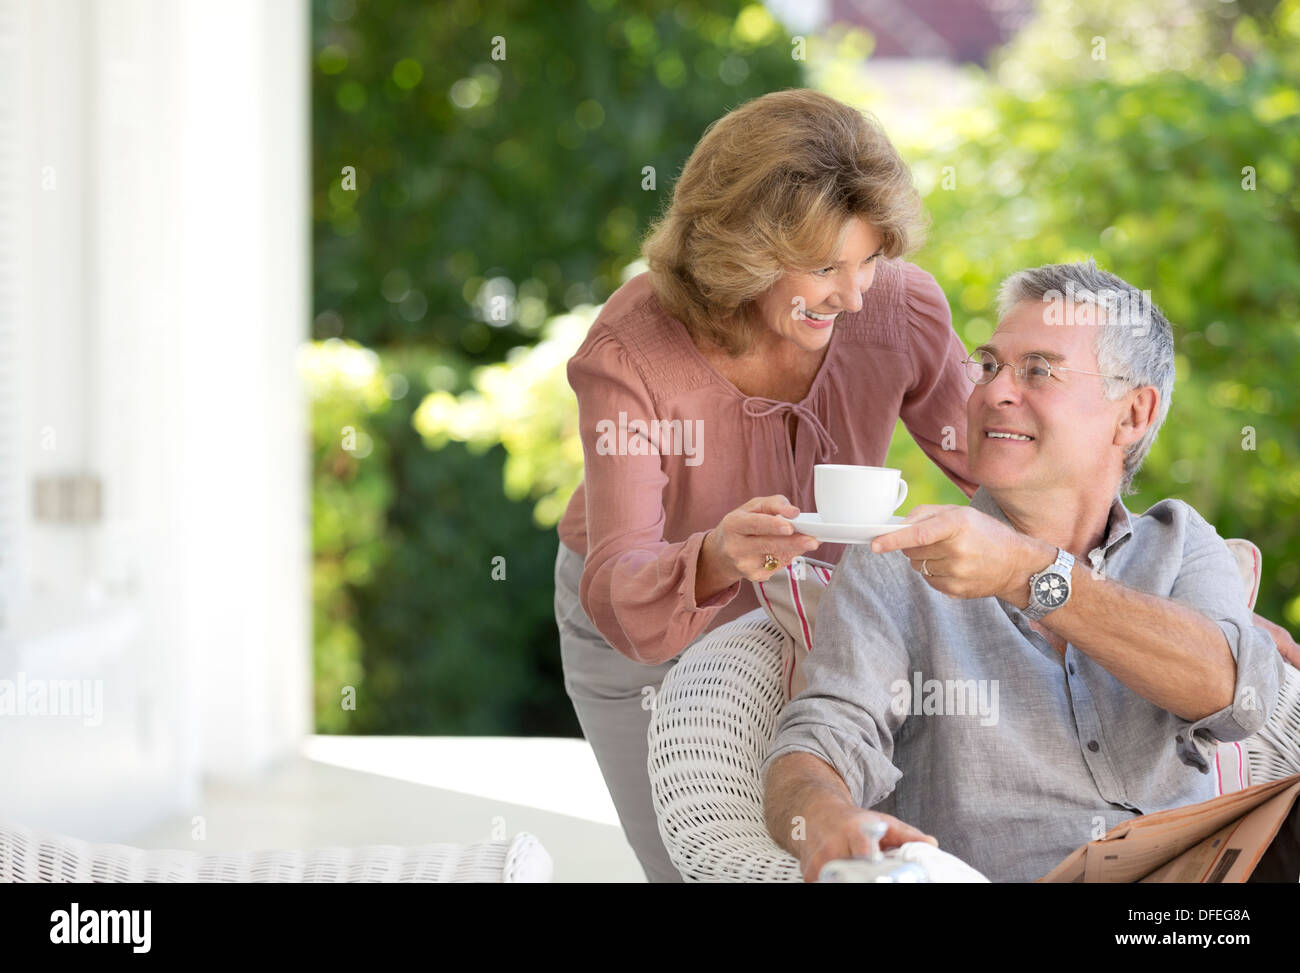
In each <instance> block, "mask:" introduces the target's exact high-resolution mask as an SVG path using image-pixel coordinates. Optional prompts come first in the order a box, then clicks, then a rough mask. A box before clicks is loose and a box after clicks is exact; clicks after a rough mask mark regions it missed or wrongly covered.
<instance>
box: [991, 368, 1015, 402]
mask: <svg viewBox="0 0 1300 973" xmlns="http://www.w3.org/2000/svg"><path fill="white" fill-rule="evenodd" d="M985 389H986V393H985V394H986V395H989V396H990V397H992V398H993V400H994V401H995V402H997V403H998V404H1001V403H1003V402H1018V401H1019V400H1020V383H1019V382H1017V381H1016V366H1015V364H1014V363H1011V362H1005V363H1003V364H1002V366H1001V367H1000V368H998V373H997V374H996V375H994V376H993V381H991V382H989V383H988V384H987V385H986V386H985Z"/></svg>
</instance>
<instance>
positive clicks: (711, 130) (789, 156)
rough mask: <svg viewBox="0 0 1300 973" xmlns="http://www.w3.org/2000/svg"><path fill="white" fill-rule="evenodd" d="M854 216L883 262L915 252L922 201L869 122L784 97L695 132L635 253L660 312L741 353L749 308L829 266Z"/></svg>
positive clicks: (842, 108)
mask: <svg viewBox="0 0 1300 973" xmlns="http://www.w3.org/2000/svg"><path fill="white" fill-rule="evenodd" d="M854 216H858V217H861V218H862V219H863V220H865V221H866V222H867V223H868V224H870V225H871V226H872V227H874V228H875V229H876V231H877V232H879V233H880V234H881V237H882V245H883V252H884V256H886V257H900V256H903V255H904V254H907V253H910V252H911V251H913V250H915V249H916V248H917V247H918V246H920V244H921V240H922V235H923V231H924V225H925V224H924V215H923V210H922V207H921V199H920V195H919V194H918V193H917V191H916V187H915V186H914V185H913V183H912V175H911V173H910V172H909V171H908V168H907V166H906V165H905V164H904V163H903V160H902V158H901V157H900V156H899V154H898V151H897V150H896V149H895V148H894V146H893V145H892V144H891V143H890V141H889V138H888V137H887V136H886V135H885V132H884V129H882V128H881V126H880V123H879V122H878V121H877V120H876V118H875V117H874V116H872V115H871V114H869V113H864V112H861V111H859V110H858V109H856V108H852V107H850V106H849V105H846V104H844V103H842V102H840V101H837V100H835V99H834V98H831V97H830V96H829V95H824V94H822V93H821V92H818V91H811V90H809V89H806V88H793V89H787V90H785V91H775V92H772V93H770V94H766V95H762V96H761V97H758V98H754V99H752V100H751V101H747V102H745V103H744V104H743V105H741V106H739V107H738V108H736V109H734V110H732V111H731V112H728V113H727V114H726V115H725V116H723V117H722V118H720V119H718V120H717V121H715V122H713V123H712V124H710V125H709V127H708V128H707V129H705V131H704V136H703V137H702V138H701V139H700V141H699V143H698V144H697V145H696V146H695V150H694V151H693V152H692V153H691V156H690V158H689V159H687V160H686V165H685V166H683V167H682V173H681V176H680V177H679V178H678V180H677V185H676V186H675V187H674V189H673V195H672V199H671V201H670V203H669V205H668V209H667V212H666V213H665V214H664V215H663V216H662V217H660V218H659V219H658V220H657V221H656V222H655V223H654V224H653V225H652V226H651V228H650V230H649V232H648V234H647V236H646V239H645V242H644V244H643V247H642V250H643V253H644V255H645V258H646V260H647V262H648V263H649V266H650V275H651V281H652V284H653V288H654V292H655V296H656V297H657V298H658V300H659V303H660V305H661V306H662V307H663V309H664V310H665V311H667V312H668V313H669V314H671V315H673V316H674V317H676V318H677V319H678V320H680V321H681V322H682V323H683V324H684V325H686V328H687V330H688V331H689V332H690V333H691V336H692V337H693V338H695V339H696V340H697V341H699V340H700V339H703V340H704V342H705V343H708V344H714V345H719V346H721V347H723V348H725V349H726V350H727V351H728V352H729V353H731V354H732V355H739V354H743V353H744V352H746V351H748V350H749V348H750V347H751V346H752V345H753V341H754V338H755V336H756V334H757V333H759V331H760V330H761V329H762V328H763V327H764V325H763V323H762V322H761V320H760V319H759V316H758V314H757V305H756V303H755V302H756V299H757V298H758V297H760V296H761V295H762V294H764V293H765V292H766V291H767V290H768V289H769V288H770V287H771V286H772V285H773V284H775V283H776V282H777V281H778V280H780V279H781V277H782V275H783V274H784V273H785V272H786V271H791V272H795V273H807V272H809V271H812V270H818V269H820V268H822V267H825V266H828V264H829V263H831V262H833V261H834V255H835V254H837V253H838V252H839V249H840V247H841V246H843V243H844V238H845V236H846V235H847V231H848V227H849V220H850V219H851V218H852V217H854Z"/></svg>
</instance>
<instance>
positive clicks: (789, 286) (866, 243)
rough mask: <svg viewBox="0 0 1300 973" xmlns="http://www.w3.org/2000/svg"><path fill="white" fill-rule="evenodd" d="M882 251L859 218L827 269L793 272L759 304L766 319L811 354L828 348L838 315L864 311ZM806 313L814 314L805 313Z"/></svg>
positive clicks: (873, 232) (878, 240) (871, 230)
mask: <svg viewBox="0 0 1300 973" xmlns="http://www.w3.org/2000/svg"><path fill="white" fill-rule="evenodd" d="M880 250H881V236H880V233H879V232H878V231H877V230H876V229H875V228H874V227H872V226H871V225H870V224H868V223H867V222H866V221H864V220H863V219H862V218H861V217H857V216H855V217H853V218H852V219H851V220H850V221H849V229H848V233H847V234H846V235H845V238H844V246H843V248H842V250H841V251H840V253H839V254H837V255H836V256H835V258H834V259H833V260H832V261H831V262H830V263H828V265H827V266H826V267H825V268H823V269H820V270H814V271H811V272H810V273H787V274H786V275H785V276H784V277H782V278H781V279H780V280H779V281H777V282H776V284H774V285H773V286H772V287H771V288H770V289H769V290H768V292H767V293H766V294H764V295H763V296H762V297H761V298H760V299H759V300H758V302H757V303H758V307H759V311H760V313H761V314H762V317H763V321H764V322H765V323H766V324H767V326H768V328H770V329H771V330H772V331H773V332H775V333H776V334H777V335H779V336H780V337H782V338H784V339H786V340H787V341H791V342H793V343H794V344H796V345H798V346H799V347H800V348H802V349H804V350H805V351H820V350H821V349H823V348H825V347H826V344H827V343H828V342H829V341H830V340H831V331H832V330H833V328H834V326H835V324H834V316H835V315H838V314H840V313H843V312H845V311H847V312H849V313H854V312H857V311H860V310H861V309H862V295H863V294H865V293H866V292H867V291H868V290H869V289H870V288H871V282H872V281H873V280H874V279H875V276H876V261H877V260H878V259H879V257H880ZM800 299H801V300H800ZM805 310H806V311H811V312H812V315H806V314H804V313H803V312H804V311H805ZM813 315H816V317H813ZM817 317H824V318H825V320H820V321H819V320H817V319H816V318H817Z"/></svg>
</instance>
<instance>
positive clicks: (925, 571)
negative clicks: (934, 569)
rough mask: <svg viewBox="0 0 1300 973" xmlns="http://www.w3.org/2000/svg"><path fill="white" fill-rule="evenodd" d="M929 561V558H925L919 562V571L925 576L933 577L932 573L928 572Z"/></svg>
mask: <svg viewBox="0 0 1300 973" xmlns="http://www.w3.org/2000/svg"><path fill="white" fill-rule="evenodd" d="M929 563H930V559H929V558H926V559H925V560H923V561H922V562H921V573H922V574H923V575H925V576H926V577H927V578H932V577H934V575H932V574H931V573H930V569H929V567H927V565H928V564H929Z"/></svg>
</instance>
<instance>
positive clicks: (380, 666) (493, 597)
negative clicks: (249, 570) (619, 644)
mask: <svg viewBox="0 0 1300 973" xmlns="http://www.w3.org/2000/svg"><path fill="white" fill-rule="evenodd" d="M447 368H448V366H447V365H446V363H445V362H444V361H443V360H442V359H441V357H440V356H437V355H435V354H430V353H427V352H423V353H421V352H406V353H393V354H391V355H387V354H386V355H382V356H381V355H376V354H375V353H374V352H373V351H370V350H367V349H364V348H361V347H359V346H357V345H356V344H354V343H347V342H343V341H340V340H338V339H331V340H328V341H325V342H320V343H315V344H312V345H310V346H309V347H308V348H307V349H306V353H305V354H304V356H303V362H302V371H303V374H304V376H305V377H306V379H307V387H308V389H309V391H310V394H311V404H312V455H313V464H312V469H313V518H312V530H313V534H312V541H313V544H312V546H313V602H314V606H315V614H314V629H315V658H316V663H315V686H316V694H315V713H316V727H317V730H318V732H322V733H440V734H449V733H483V734H486V733H506V734H518V735H548V736H565V735H570V736H571V735H576V734H577V733H578V732H579V730H578V726H577V722H576V720H575V718H574V716H573V711H572V708H571V707H570V706H569V704H568V701H567V700H566V699H565V697H564V690H563V677H562V674H561V673H560V669H559V658H558V655H559V654H558V651H557V650H556V647H555V644H554V642H555V620H554V615H553V610H552V597H553V592H554V583H553V577H552V572H553V570H554V566H555V552H556V544H557V540H556V538H555V535H554V533H553V532H549V531H548V532H543V531H539V530H538V529H537V528H536V527H535V526H534V525H533V523H532V521H531V518H530V516H529V514H528V511H527V508H525V507H522V506H520V505H518V504H515V503H512V502H511V501H509V500H508V499H507V498H506V497H505V495H504V493H503V491H502V485H501V484H502V460H503V451H502V450H501V448H500V447H497V448H496V449H494V450H491V451H490V452H487V453H482V451H480V455H475V454H472V453H471V452H470V451H468V450H467V449H466V448H465V447H464V446H461V445H459V444H452V445H450V446H448V447H447V448H445V449H442V450H439V451H437V452H432V451H430V450H428V449H426V448H424V446H423V445H422V444H421V442H420V440H419V437H418V434H417V433H416V431H415V429H414V425H413V422H412V418H413V413H414V410H415V408H416V407H417V405H418V403H419V402H421V401H422V400H425V399H427V398H428V396H429V395H430V394H431V382H432V383H439V382H446V381H448V380H449V378H450V376H449V375H448V374H447ZM494 569H495V570H494ZM347 686H351V687H353V689H354V690H355V696H356V708H355V710H354V709H344V708H343V705H342V700H343V692H344V688H345V687H347Z"/></svg>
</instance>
